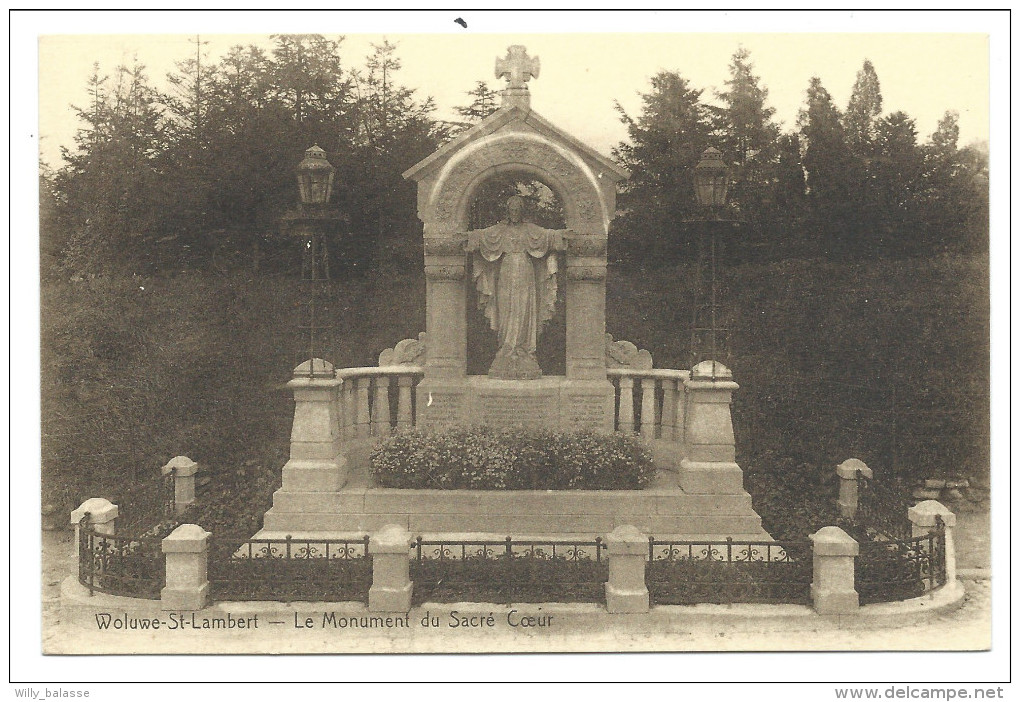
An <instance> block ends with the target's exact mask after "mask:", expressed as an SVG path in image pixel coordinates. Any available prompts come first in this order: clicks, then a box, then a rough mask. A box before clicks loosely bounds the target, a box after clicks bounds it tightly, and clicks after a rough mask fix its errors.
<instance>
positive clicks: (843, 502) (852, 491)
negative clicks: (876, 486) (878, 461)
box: [836, 458, 875, 519]
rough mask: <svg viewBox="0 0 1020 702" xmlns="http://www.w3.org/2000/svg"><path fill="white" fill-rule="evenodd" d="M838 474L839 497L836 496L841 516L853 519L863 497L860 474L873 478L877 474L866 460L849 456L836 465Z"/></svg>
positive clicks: (869, 478)
mask: <svg viewBox="0 0 1020 702" xmlns="http://www.w3.org/2000/svg"><path fill="white" fill-rule="evenodd" d="M836 475H838V476H839V497H838V498H836V507H837V508H838V509H839V516H841V517H843V518H844V519H853V518H854V515H856V514H857V506H858V501H859V500H860V498H861V493H860V484H859V482H858V476H860V475H863V476H864V477H865V478H867V479H868V480H871V479H872V478H873V477H875V474H874V472H873V471H872V470H871V468H868V466H867V464H866V463H865V462H864V461H861V460H858V459H856V458H848V459H847V460H845V461H843V462H842V463H840V464H839V465H838V466H836Z"/></svg>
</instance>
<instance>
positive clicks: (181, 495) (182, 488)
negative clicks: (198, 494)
mask: <svg viewBox="0 0 1020 702" xmlns="http://www.w3.org/2000/svg"><path fill="white" fill-rule="evenodd" d="M160 472H161V473H162V475H163V477H164V478H165V477H166V476H168V475H173V479H174V512H175V513H176V514H178V515H180V514H184V512H185V510H187V509H188V507H189V506H191V505H192V504H194V502H195V475H196V474H197V473H198V464H197V463H195V462H194V461H193V460H191V459H190V458H188V457H187V456H175V457H174V458H171V459H170V461H169V462H168V463H167V464H166V465H165V466H163V467H162V468H161V469H160Z"/></svg>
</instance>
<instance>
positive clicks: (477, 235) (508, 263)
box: [404, 46, 628, 431]
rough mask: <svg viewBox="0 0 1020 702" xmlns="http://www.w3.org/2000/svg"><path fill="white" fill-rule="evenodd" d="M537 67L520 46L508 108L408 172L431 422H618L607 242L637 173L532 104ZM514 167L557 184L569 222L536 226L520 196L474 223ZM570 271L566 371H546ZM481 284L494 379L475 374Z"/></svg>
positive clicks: (422, 402) (423, 407) (506, 96)
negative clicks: (542, 365)
mask: <svg viewBox="0 0 1020 702" xmlns="http://www.w3.org/2000/svg"><path fill="white" fill-rule="evenodd" d="M538 69H539V63H538V59H533V58H530V57H528V55H527V51H526V50H525V49H524V47H522V46H512V47H510V48H509V50H508V54H507V57H506V58H503V59H498V60H497V62H496V75H497V76H498V77H504V78H506V79H507V80H508V85H507V88H506V89H505V90H504V91H503V95H502V99H503V104H502V106H501V108H500V109H499V110H497V112H495V113H494V114H493V115H491V116H490V117H489V118H487V119H486V120H485V121H483V122H482V123H481V124H479V125H477V126H476V127H474V128H473V129H471V130H469V131H467V132H466V133H464V134H462V135H461V136H460V137H459V138H457V139H455V140H454V141H452V142H450V143H449V144H447V145H446V146H445V147H443V148H442V149H440V150H439V151H437V152H435V153H434V154H432V155H431V156H429V157H428V158H426V159H424V160H423V161H421V162H420V163H418V164H417V165H415V166H413V167H412V168H410V169H409V170H407V171H406V172H405V173H404V177H405V178H408V179H410V180H414V181H416V182H417V184H418V216H419V218H420V219H421V220H422V222H423V224H424V238H425V241H424V247H425V276H426V295H427V300H426V307H427V312H426V330H425V331H426V337H427V339H428V343H427V350H426V361H425V377H424V379H423V381H422V382H421V383H420V384H419V385H418V388H417V402H418V408H419V423H420V424H421V425H422V426H426V427H434V428H442V427H447V426H451V425H458V424H463V423H465V422H468V421H470V420H472V419H473V421H474V422H475V423H485V424H490V425H493V426H501V425H509V424H524V425H525V426H534V427H543V428H554V429H555V428H559V429H564V430H569V429H582V428H586V429H596V430H600V431H612V430H613V417H612V415H613V402H614V400H613V388H612V386H611V384H610V383H609V381H608V380H607V376H606V342H605V297H606V296H605V280H606V244H607V240H608V235H609V224H610V221H611V220H612V218H613V215H614V213H615V209H616V202H615V201H616V186H617V183H619V182H620V181H621V180H623V179H625V178H626V177H627V175H628V174H627V172H626V171H625V170H623V169H622V168H620V167H619V166H617V165H616V164H615V163H613V162H612V161H610V160H609V159H607V158H605V157H604V156H602V155H601V154H599V153H598V152H596V151H595V150H593V149H591V148H590V147H588V146H586V145H585V144H582V143H581V142H580V141H578V140H577V139H575V138H574V137H573V136H571V135H570V134H568V133H566V132H564V131H562V130H560V129H558V128H557V127H555V126H553V125H552V124H550V123H549V122H547V121H546V120H545V119H543V118H542V117H541V116H539V115H538V114H537V113H536V112H534V111H533V110H532V109H531V104H530V91H529V90H528V86H527V83H528V81H529V80H530V79H532V78H535V77H537V76H538ZM504 173H515V174H519V175H521V176H523V177H529V178H533V179H535V180H537V181H540V182H542V183H543V184H545V185H546V186H547V187H549V189H550V190H551V191H552V192H553V193H554V194H555V195H556V196H557V198H558V199H559V201H560V202H561V203H562V205H563V208H564V212H565V215H566V224H567V229H566V230H561V231H549V230H544V229H541V228H539V227H537V226H536V225H533V224H530V223H527V222H523V221H521V219H520V216H519V205H514V204H512V203H511V204H509V205H508V208H509V209H508V220H507V221H506V222H503V223H501V224H497V225H495V226H494V227H490V228H488V229H485V230H479V231H475V232H472V231H468V227H467V223H468V210H469V207H470V205H471V202H472V200H473V198H474V195H475V193H476V192H477V191H478V188H479V187H480V186H481V185H482V184H483V183H485V182H486V181H487V180H488V179H490V178H492V177H493V176H496V175H498V174H504ZM561 252H562V253H561ZM561 257H562V258H563V264H564V265H563V267H562V271H561V268H560V263H559V259H560V258H561ZM528 258H530V259H531V260H530V261H529V260H527V259H528ZM469 267H470V269H471V273H470V274H469V273H468V270H469ZM561 276H562V278H563V286H564V287H565V306H566V326H567V329H566V364H565V365H566V375H565V376H543V375H542V372H541V369H539V367H538V364H537V363H536V362H535V359H534V345H535V338H536V337H537V335H538V334H539V333H541V325H542V323H543V321H544V320H546V319H548V318H549V317H550V316H551V314H552V305H553V304H554V301H555V299H556V297H555V291H556V290H557V286H558V285H559V284H560V282H559V280H558V279H559V278H560V277H561ZM472 287H475V288H476V290H477V295H478V302H479V305H480V307H481V308H482V310H483V311H484V312H485V315H486V317H487V318H488V320H489V322H490V325H491V327H492V329H493V330H494V331H496V332H497V334H498V335H499V342H500V347H499V351H498V353H497V355H496V358H495V359H493V361H492V365H491V367H490V370H489V373H488V375H487V376H469V375H468V374H467V332H466V323H465V320H466V315H467V308H466V304H467V300H468V297H469V293H471V292H474V291H472V290H470V288H472Z"/></svg>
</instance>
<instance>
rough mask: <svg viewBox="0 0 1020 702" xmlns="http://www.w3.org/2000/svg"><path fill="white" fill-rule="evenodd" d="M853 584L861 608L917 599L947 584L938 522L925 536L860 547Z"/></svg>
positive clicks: (943, 534)
mask: <svg viewBox="0 0 1020 702" xmlns="http://www.w3.org/2000/svg"><path fill="white" fill-rule="evenodd" d="M854 581H855V585H856V588H857V594H858V597H859V598H860V602H861V604H862V605H863V604H873V603H876V602H898V601H900V600H908V599H911V598H913V597H920V596H921V595H924V594H925V593H928V592H931V591H933V590H935V588H937V587H941V586H942V585H945V584H946V529H945V524H944V523H943V522H942V519H941V518H937V520H936V527H935V528H934V529H933V530H932V531H930V532H929V533H927V534H924V535H922V536H917V537H913V538H905V539H893V540H890V541H868V542H863V543H861V545H860V553H859V554H858V556H857V560H856V562H855V573H854Z"/></svg>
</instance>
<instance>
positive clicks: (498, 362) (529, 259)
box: [467, 221, 564, 379]
mask: <svg viewBox="0 0 1020 702" xmlns="http://www.w3.org/2000/svg"><path fill="white" fill-rule="evenodd" d="M563 234H564V230H555V229H543V228H542V227H539V226H538V225H535V224H531V223H530V222H516V223H515V222H512V221H503V222H500V223H499V224H496V225H494V226H492V227H488V228H486V229H478V230H475V231H472V232H468V245H467V250H468V251H474V252H475V255H474V260H473V270H474V278H475V286H476V287H477V289H478V308H479V309H480V310H481V311H482V312H484V313H485V317H486V318H487V319H488V320H489V326H490V327H492V329H493V330H494V331H495V332H496V334H497V336H498V338H499V351H497V352H496V358H495V360H493V362H492V366H491V367H490V368H489V375H490V376H493V377H496V378H515V379H528V378H539V377H541V376H542V370H541V369H540V368H539V366H538V362H537V361H536V360H535V348H536V345H537V342H538V334H539V331H540V330H541V328H542V325H543V324H545V322H547V321H549V320H550V319H551V318H552V316H553V313H554V311H555V308H556V271H557V265H556V254H555V252H556V251H562V250H563V248H564V245H563Z"/></svg>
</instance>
